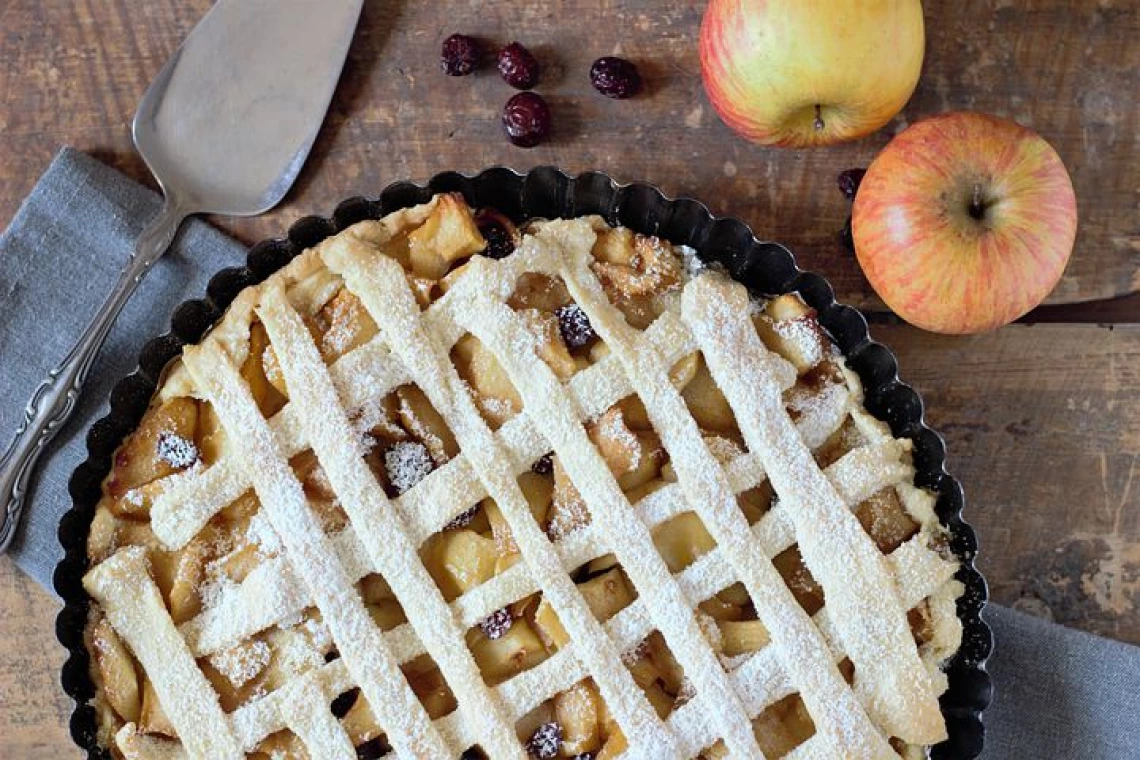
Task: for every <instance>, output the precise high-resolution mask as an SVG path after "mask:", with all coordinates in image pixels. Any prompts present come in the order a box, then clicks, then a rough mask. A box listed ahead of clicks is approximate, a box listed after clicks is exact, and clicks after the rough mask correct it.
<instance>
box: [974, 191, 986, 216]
mask: <svg viewBox="0 0 1140 760" xmlns="http://www.w3.org/2000/svg"><path fill="white" fill-rule="evenodd" d="M985 215H986V204H985V201H983V200H982V185H981V183H979V182H975V183H974V197H973V198H971V199H970V216H972V217H973V218H975V219H981V218H982V217H984V216H985Z"/></svg>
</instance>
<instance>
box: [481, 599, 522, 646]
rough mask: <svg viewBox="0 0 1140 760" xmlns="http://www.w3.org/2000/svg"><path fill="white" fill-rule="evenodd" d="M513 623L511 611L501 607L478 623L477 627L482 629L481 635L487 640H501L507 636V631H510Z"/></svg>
mask: <svg viewBox="0 0 1140 760" xmlns="http://www.w3.org/2000/svg"><path fill="white" fill-rule="evenodd" d="M514 622H515V619H514V618H513V617H511V611H510V610H509V609H507V608H506V607H503V608H501V609H497V610H495V611H494V612H492V613H491V614H490V615H488V616H487V617H485V618H484V619H483V620H481V621H479V627H480V628H481V629H483V634H484V635H485V636H486V637H487V638H489V639H492V640H493V639H501V638H503V637H504V636H506V635H507V631H509V630H511V626H512V625H514Z"/></svg>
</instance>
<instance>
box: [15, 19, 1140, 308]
mask: <svg viewBox="0 0 1140 760" xmlns="http://www.w3.org/2000/svg"><path fill="white" fill-rule="evenodd" d="M209 5H210V3H209V1H208V0H189V1H186V0H183V1H182V2H173V0H145V1H144V0H118V1H117V2H96V1H95V0H80V1H79V2H70V1H68V2H64V1H62V0H46V1H45V0H4V3H3V4H2V5H0V14H2V16H0V19H2V20H0V51H2V55H0V98H2V102H3V103H4V108H3V111H0V167H3V170H2V171H0V226H3V225H5V224H6V223H7V220H8V219H9V218H10V217H11V216H12V214H14V213H15V211H16V209H17V207H18V205H19V203H20V200H21V199H22V198H24V197H25V196H26V195H27V193H28V191H29V190H30V189H31V187H32V185H33V184H34V182H35V180H36V178H37V177H38V176H39V175H40V173H41V172H42V171H43V169H44V168H45V167H46V166H47V164H48V162H49V161H50V160H51V157H52V155H53V154H54V153H55V152H56V150H58V148H59V146H60V145H61V144H63V143H70V144H72V145H74V146H76V147H78V148H80V149H83V150H86V151H89V152H92V153H94V154H96V155H98V156H99V157H101V158H103V159H105V160H107V161H109V162H111V163H113V164H115V165H117V166H118V167H120V168H122V169H123V170H124V171H126V172H127V173H128V174H130V175H132V176H133V177H135V178H137V179H140V180H142V179H147V172H146V169H145V167H144V166H143V165H142V163H141V161H140V160H139V158H138V157H137V156H136V154H135V153H134V152H133V150H132V148H131V143H130V130H129V123H130V119H131V116H132V115H133V113H134V109H135V107H136V105H137V104H138V101H139V98H140V97H141V95H142V93H143V91H144V90H145V89H146V86H147V84H148V83H149V82H150V80H151V79H152V77H153V76H154V75H155V74H156V73H157V71H158V70H159V68H160V67H161V66H162V64H163V62H164V61H165V60H166V58H167V57H168V56H169V55H170V54H171V53H172V52H173V51H174V50H175V48H176V47H177V45H178V43H179V42H180V41H181V40H182V38H183V37H184V36H185V35H186V34H187V33H188V32H189V30H190V29H191V28H192V27H193V25H194V23H195V22H196V21H197V19H198V18H199V17H200V16H201V15H202V13H204V12H205V11H206V10H207V9H208V7H209ZM926 5H927V7H926V26H927V55H926V63H925V69H924V73H923V77H922V80H921V82H920V84H919V86H918V90H917V92H916V93H915V96H914V98H913V99H912V101H911V103H910V104H909V105H908V106H907V107H906V109H905V110H904V111H903V113H902V114H901V115H900V116H899V117H898V118H896V119H895V120H894V121H893V122H892V123H891V124H890V125H889V126H888V127H887V128H885V129H884V130H882V131H881V132H880V133H878V134H876V135H874V136H872V137H870V138H867V139H865V140H862V141H859V142H856V143H852V144H848V145H844V146H840V147H836V148H831V149H827V150H816V151H810V152H804V151H787V150H779V149H765V148H759V147H756V146H753V145H751V144H749V143H746V142H745V141H743V140H741V139H740V138H737V137H736V136H735V135H733V134H732V133H731V132H730V131H729V130H728V129H727V128H726V127H725V126H724V125H723V124H721V123H720V121H719V119H718V118H717V117H716V115H715V114H714V112H713V111H712V109H711V107H710V105H709V103H708V101H707V99H706V98H705V95H704V91H703V88H702V86H701V82H700V66H699V62H698V59H697V54H696V35H697V29H698V26H699V23H700V17H701V14H702V12H703V10H704V3H703V2H693V1H690V2H650V1H648V0H644V1H641V2H612V1H609V0H602V1H595V2H587V1H586V0H562V2H551V1H548V2H541V3H490V2H463V3H440V2H431V3H415V2H406V3H404V2H395V1H394V0H368V2H366V3H365V9H364V13H363V19H362V22H361V25H360V28H359V31H358V34H357V38H356V40H355V42H354V44H353V47H352V50H351V52H350V55H349V60H348V64H347V66H346V69H345V73H344V76H343V78H342V80H341V84H340V87H339V90H338V92H337V95H336V98H335V100H334V102H333V106H332V110H331V113H330V117H329V120H328V122H327V123H326V125H325V127H324V130H323V131H322V133H321V136H320V138H319V139H318V141H317V144H316V147H315V150H314V152H313V155H312V158H311V159H310V160H309V163H308V164H307V166H306V167H305V170H304V171H303V173H302V174H301V177H300V181H299V182H298V184H297V186H296V188H295V189H294V191H293V192H292V193H291V194H290V195H289V197H288V198H287V200H286V202H285V203H284V204H283V205H282V206H281V207H280V208H279V209H278V210H276V211H274V212H272V213H270V214H266V215H264V216H261V217H258V218H256V219H248V220H230V219H225V220H218V223H219V224H220V225H221V226H223V227H224V228H226V229H228V230H230V231H232V232H235V233H236V234H237V235H238V236H239V237H240V238H242V239H243V240H246V241H248V242H253V241H255V240H257V239H260V238H262V237H265V236H267V235H270V234H276V233H278V232H280V230H281V229H283V227H284V226H285V224H286V223H287V222H288V221H289V220H292V219H293V218H295V217H296V216H297V215H299V214H301V213H313V212H318V213H328V212H329V211H331V209H332V208H333V206H334V205H335V204H336V203H337V201H338V200H340V199H342V198H345V197H347V196H349V195H354V194H363V195H375V194H377V193H378V192H379V190H380V189H382V188H383V187H384V186H385V185H386V184H388V183H389V182H392V181H394V180H398V179H406V178H413V179H424V178H427V177H429V176H431V175H432V174H434V173H436V172H439V171H443V170H449V169H456V170H463V171H477V170H479V169H481V168H484V167H486V166H491V165H495V164H506V165H510V166H514V167H517V168H529V167H530V166H533V165H536V164H547V163H549V164H556V165H559V166H562V167H564V168H565V169H567V170H570V171H582V170H586V169H601V170H604V171H607V172H610V173H612V174H613V175H614V176H616V177H618V178H621V179H624V180H645V181H649V182H653V183H655V184H658V185H660V186H661V187H662V189H663V190H665V191H666V192H667V193H670V194H684V195H692V196H695V197H698V198H700V199H702V200H704V201H705V202H706V203H708V204H709V206H710V207H711V208H712V209H713V211H714V212H715V213H718V214H728V215H736V216H739V217H741V218H742V219H744V220H745V221H747V222H749V223H750V224H751V225H752V226H753V228H754V229H755V230H757V231H758V233H759V234H761V235H763V236H766V237H769V238H771V239H773V240H779V241H781V242H784V243H787V244H789V245H790V246H791V247H792V248H793V249H794V250H795V251H796V252H797V254H798V256H799V257H800V259H801V261H802V263H803V264H804V265H805V266H807V267H809V268H812V269H815V270H818V271H820V272H822V273H824V274H825V275H826V276H828V277H829V278H830V279H831V281H832V282H833V283H834V285H835V287H836V290H837V291H838V293H839V295H840V297H841V298H842V299H843V300H846V301H849V302H852V303H857V304H861V305H875V304H877V303H878V302H877V301H876V300H875V299H874V297H873V294H872V293H871V292H870V290H869V289H868V287H867V286H866V283H865V281H864V280H863V278H862V276H861V275H860V274H859V271H858V267H857V266H856V264H855V262H854V258H853V257H852V256H851V255H849V254H848V253H847V252H846V251H844V250H843V249H842V248H841V246H840V245H839V244H838V243H837V233H838V231H839V230H840V228H841V227H842V226H843V221H844V218H845V216H846V215H847V213H848V209H847V203H846V201H845V200H844V199H843V198H842V197H841V196H840V194H839V193H838V191H837V190H836V188H835V182H834V178H835V175H836V173H837V172H838V171H840V170H842V169H846V168H849V167H851V166H865V165H866V164H867V163H868V162H869V161H870V159H871V158H872V157H873V156H874V155H875V153H876V152H877V151H878V150H879V149H880V148H881V147H882V146H883V145H885V144H886V142H887V141H888V139H889V138H890V136H891V135H892V134H894V133H895V132H897V131H898V130H899V129H901V128H903V127H904V126H905V125H907V124H908V123H911V122H913V121H915V120H917V119H920V118H922V117H923V116H926V115H930V114H933V113H937V112H941V111H947V110H955V109H975V110H981V111H987V112H992V113H996V114H999V115H1004V116H1008V117H1011V118H1014V119H1017V120H1018V121H1020V122H1022V123H1023V124H1025V125H1027V126H1029V127H1031V128H1033V129H1035V130H1037V131H1038V132H1040V133H1041V134H1042V135H1043V136H1045V137H1046V138H1047V139H1048V140H1050V141H1051V142H1052V143H1053V145H1054V146H1055V147H1056V148H1057V150H1058V152H1059V153H1060V154H1061V156H1062V158H1063V159H1064V160H1065V163H1066V164H1067V165H1068V167H1069V170H1070V172H1071V173H1072V176H1073V181H1074V184H1075V186H1076V191H1077V198H1078V202H1079V205H1080V210H1081V226H1080V232H1079V237H1078V240H1077V246H1076V252H1075V254H1074V257H1073V260H1072V263H1071V265H1070V266H1069V269H1068V272H1067V273H1066V276H1065V278H1064V279H1063V280H1062V282H1061V284H1060V285H1059V287H1058V288H1057V290H1056V291H1055V292H1054V294H1053V296H1052V297H1051V300H1052V301H1053V302H1059V303H1060V302H1064V303H1067V302H1074V301H1083V300H1090V299H1099V298H1108V297H1111V296H1115V295H1120V294H1122V293H1126V292H1131V291H1134V290H1137V289H1140V276H1138V274H1137V272H1138V270H1140V214H1138V213H1137V210H1138V207H1140V194H1138V193H1140V191H1138V188H1140V164H1138V163H1137V162H1136V160H1135V156H1136V154H1137V149H1138V139H1140V138H1138V135H1140V100H1138V99H1137V98H1136V97H1135V93H1136V92H1138V91H1140V45H1137V44H1136V40H1137V39H1138V38H1140V4H1137V3H1136V2H1135V0H1098V1H1095V2H1094V1H1093V0H1083V1H1081V2H1078V1H1076V0H1005V1H1004V2H992V1H991V2H982V1H980V0H960V1H959V2H953V3H949V2H937V3H927V4H926ZM454 31H464V32H467V33H471V34H475V35H478V36H480V37H482V38H484V39H485V40H487V42H488V46H493V45H494V44H503V43H505V42H508V41H510V40H512V39H518V40H521V41H523V42H524V43H525V44H527V45H528V46H530V47H531V48H532V49H534V51H535V52H536V53H537V55H538V57H539V58H540V60H541V61H542V63H543V65H544V72H543V76H542V80H541V83H540V85H539V88H538V90H539V91H540V92H541V93H542V94H543V95H545V96H546V97H547V98H548V99H549V101H550V103H551V107H552V109H553V111H554V114H555V120H556V127H555V132H554V136H553V139H552V140H551V141H550V143H549V144H547V145H544V146H540V147H539V148H536V149H533V150H529V151H528V150H523V149H520V148H515V147H513V146H511V145H509V144H508V143H507V142H506V140H504V139H503V136H502V133H501V127H500V123H499V113H500V109H501V108H502V104H503V103H504V102H505V101H506V100H507V98H508V97H510V95H511V94H512V92H513V90H511V89H510V88H509V87H507V85H505V84H504V83H503V82H502V81H501V80H500V79H499V78H498V75H497V74H496V73H495V72H494V70H493V68H491V67H487V68H485V69H484V70H483V71H481V72H479V73H477V74H475V75H473V76H470V77H461V78H451V77H446V76H444V75H443V74H442V73H441V72H440V70H439V61H438V56H439V44H440V41H441V40H442V39H443V38H444V37H445V36H447V35H448V34H450V33H452V32H454ZM615 52H617V53H621V54H623V55H626V56H629V57H631V58H633V59H634V60H636V61H637V62H638V64H639V65H640V67H641V69H642V71H643V72H644V74H645V75H646V79H647V83H648V90H647V93H646V94H645V95H643V96H641V97H639V98H637V99H635V100H632V101H613V100H609V99H606V98H603V97H601V96H600V95H598V94H597V93H595V92H593V90H592V89H591V88H590V85H589V82H588V76H587V72H588V70H589V66H590V63H591V61H592V60H593V59H594V58H596V57H598V56H601V55H607V54H610V53H615Z"/></svg>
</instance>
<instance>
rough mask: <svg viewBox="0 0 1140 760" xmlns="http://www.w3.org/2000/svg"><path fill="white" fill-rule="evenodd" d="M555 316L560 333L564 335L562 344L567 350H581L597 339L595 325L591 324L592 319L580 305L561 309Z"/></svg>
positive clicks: (573, 304)
mask: <svg viewBox="0 0 1140 760" xmlns="http://www.w3.org/2000/svg"><path fill="white" fill-rule="evenodd" d="M555 316H557V317H558V331H559V332H560V333H562V342H563V343H565V344H566V347H567V348H569V349H575V348H581V347H582V346H584V345H586V344H587V343H589V342H590V341H592V340H593V339H594V338H595V337H597V333H595V332H594V327H593V325H591V324H590V317H589V316H587V315H586V312H584V311H582V307H581V306H579V305H578V304H576V303H572V304H567V305H566V306H561V307H559V308H558V311H556V312H555Z"/></svg>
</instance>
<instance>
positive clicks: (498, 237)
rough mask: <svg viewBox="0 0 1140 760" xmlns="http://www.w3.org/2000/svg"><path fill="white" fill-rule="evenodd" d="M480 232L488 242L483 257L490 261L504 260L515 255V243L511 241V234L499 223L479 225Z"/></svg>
mask: <svg viewBox="0 0 1140 760" xmlns="http://www.w3.org/2000/svg"><path fill="white" fill-rule="evenodd" d="M479 232H480V233H482V235H483V239H484V240H486V241H487V247H486V248H484V249H483V255H484V256H486V257H487V258H489V259H504V258H506V257H507V256H510V255H511V254H512V253H514V250H515V241H513V240H511V233H509V232H507V230H506V228H504V227H503V225H501V224H499V223H498V222H487V223H485V224H480V225H479Z"/></svg>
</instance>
